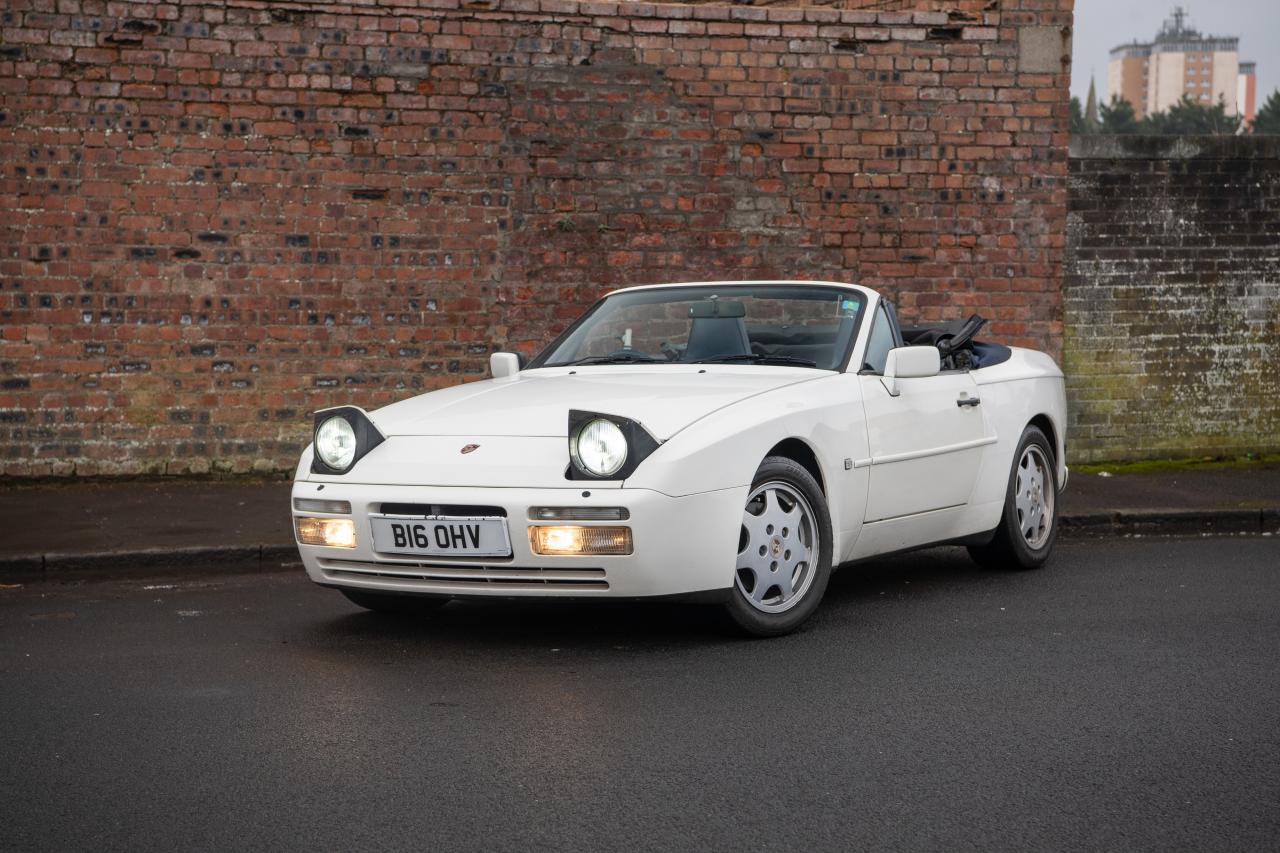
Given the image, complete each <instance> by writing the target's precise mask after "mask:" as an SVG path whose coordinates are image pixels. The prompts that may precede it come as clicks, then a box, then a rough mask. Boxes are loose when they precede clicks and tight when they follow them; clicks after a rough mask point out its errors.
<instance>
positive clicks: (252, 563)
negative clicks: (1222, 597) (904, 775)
mask: <svg viewBox="0 0 1280 853" xmlns="http://www.w3.org/2000/svg"><path fill="white" fill-rule="evenodd" d="M1061 524H1062V527H1061V532H1062V535H1063V536H1065V537H1070V538H1074V537H1090V536H1095V537H1101V536H1124V535H1143V536H1205V535H1229V534H1246V535H1259V534H1264V533H1274V534H1280V509H1224V510H1154V511H1153V510H1118V511H1115V512H1097V513H1080V514H1077V515H1064V516H1063V517H1062V518H1061ZM300 565H301V560H299V558H298V546H296V545H294V544H293V543H290V544H288V545H243V546H234V545H229V546H203V547H191V548H148V549H145V550H138V551H105V552H99V553H86V554H58V553H51V554H33V555H20V556H14V557H0V583H7V584H13V583H35V582H39V581H64V580H66V581H70V580H88V579H92V578H100V577H110V578H139V577H155V576H157V575H165V576H170V575H173V574H187V573H191V574H200V575H208V574H238V573H245V572H278V571H284V570H297V569H298V567H299V566H300Z"/></svg>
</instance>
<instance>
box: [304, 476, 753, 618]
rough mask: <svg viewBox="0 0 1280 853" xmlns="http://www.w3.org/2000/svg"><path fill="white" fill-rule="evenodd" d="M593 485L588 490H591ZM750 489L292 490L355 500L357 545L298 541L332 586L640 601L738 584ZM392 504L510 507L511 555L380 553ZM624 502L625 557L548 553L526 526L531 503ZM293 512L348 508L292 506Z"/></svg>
mask: <svg viewBox="0 0 1280 853" xmlns="http://www.w3.org/2000/svg"><path fill="white" fill-rule="evenodd" d="M584 491H585V492H589V494H590V497H583V493H584ZM746 495H747V489H746V487H745V486H744V487H742V488H737V489H723V490H718V491H713V492H703V493H701V494H695V495H689V496H687V497H680V498H673V497H670V496H668V495H664V494H662V493H660V492H655V491H651V490H648V489H616V488H613V489H598V490H592V489H584V488H582V486H578V487H577V488H571V489H565V488H553V489H504V488H458V487H433V486H378V485H362V484H347V483H334V482H331V481H330V482H326V483H324V484H318V483H314V482H307V481H298V482H295V483H294V486H293V497H294V498H295V499H297V498H304V499H307V498H309V499H323V500H328V501H348V502H350V504H351V516H350V517H351V518H352V519H353V520H354V522H355V532H356V546H355V547H354V548H330V547H321V546H315V545H303V544H299V545H298V550H299V552H300V553H301V554H302V562H303V565H304V566H306V570H307V574H308V576H309V577H310V578H311V579H312V580H313V581H315V582H316V583H320V584H324V585H326V586H336V587H350V588H353V589H368V590H383V591H387V592H406V593H423V594H430V595H449V596H483V597H586V598H597V597H599V598H640V597H650V596H675V595H688V594H696V593H704V592H708V591H714V590H724V589H728V588H729V587H731V586H732V584H733V573H734V565H735V559H736V554H737V546H738V535H739V530H740V528H741V524H742V507H743V505H744V503H745V501H746ZM384 503H401V504H425V505H432V504H435V505H438V504H449V505H455V506H489V507H500V508H501V509H502V510H503V511H505V513H506V520H507V532H508V535H509V537H510V540H511V547H512V554H511V556H510V557H505V558H498V557H493V558H479V557H473V558H446V557H425V556H406V555H403V554H384V553H379V552H378V551H376V550H375V549H374V547H373V534H372V529H371V526H370V521H369V519H370V516H371V515H377V514H379V513H380V512H381V507H382V504H384ZM541 506H553V507H605V506H608V507H614V506H618V507H625V508H626V509H627V510H628V512H629V515H630V517H629V518H628V519H627V520H626V521H608V522H591V521H575V522H571V523H573V524H580V525H586V526H590V525H595V524H599V525H606V526H617V525H625V526H628V527H630V528H631V534H632V542H633V549H632V553H631V554H630V555H627V556H558V557H550V556H541V555H538V554H534V553H533V551H532V548H531V546H530V543H529V536H528V528H529V527H530V526H536V525H538V524H545V523H547V522H537V521H530V520H529V509H530V507H541ZM293 514H294V516H295V517H302V516H311V517H330V518H345V517H347V516H345V515H339V514H327V513H317V512H300V511H298V510H297V509H295V510H294V512H293Z"/></svg>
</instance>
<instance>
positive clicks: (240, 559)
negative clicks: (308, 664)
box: [0, 544, 301, 583]
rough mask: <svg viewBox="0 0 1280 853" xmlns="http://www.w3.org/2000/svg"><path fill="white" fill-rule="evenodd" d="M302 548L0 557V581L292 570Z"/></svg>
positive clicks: (246, 547)
mask: <svg viewBox="0 0 1280 853" xmlns="http://www.w3.org/2000/svg"><path fill="white" fill-rule="evenodd" d="M299 565H301V560H300V559H299V558H298V546H297V545H294V544H289V545H221V546H217V545H215V546H195V547H189V548H147V549H142V550H137V551H101V552H97V553H84V554H58V553H51V554H35V555H28V556H16V557H0V583H32V582H35V581H62V580H85V579H89V578H94V577H101V576H109V577H112V578H133V577H154V576H156V575H157V574H166V575H167V574H186V573H192V574H197V573H198V574H201V575H207V574H240V573H245V572H270V571H281V570H284V569H293V568H297V567H298V566H299Z"/></svg>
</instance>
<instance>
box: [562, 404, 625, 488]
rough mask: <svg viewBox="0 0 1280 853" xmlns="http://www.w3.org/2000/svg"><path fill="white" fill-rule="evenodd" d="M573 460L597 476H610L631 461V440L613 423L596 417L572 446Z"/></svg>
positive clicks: (570, 446) (576, 435)
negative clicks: (628, 446) (628, 459)
mask: <svg viewBox="0 0 1280 853" xmlns="http://www.w3.org/2000/svg"><path fill="white" fill-rule="evenodd" d="M569 450H570V452H571V453H572V454H573V461H574V463H575V464H577V466H578V467H579V468H581V469H582V470H584V471H586V472H587V473H588V474H591V475H592V476H594V477H607V476H609V475H610V474H613V473H615V472H616V471H618V470H619V469H621V468H622V466H623V465H625V464H626V462H627V437H626V436H625V435H623V434H622V430H620V429H618V425H617V424H615V423H614V422H613V421H607V420H605V419H604V418H595V419H594V420H590V421H587V422H586V423H585V424H583V425H582V428H581V429H579V430H578V431H577V433H576V434H575V435H574V437H573V441H572V442H571V443H570V445H569Z"/></svg>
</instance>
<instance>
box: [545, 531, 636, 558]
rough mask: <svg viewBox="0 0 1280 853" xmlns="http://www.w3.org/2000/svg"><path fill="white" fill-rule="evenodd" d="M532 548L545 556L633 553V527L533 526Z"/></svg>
mask: <svg viewBox="0 0 1280 853" xmlns="http://www.w3.org/2000/svg"><path fill="white" fill-rule="evenodd" d="M529 546H530V547H531V548H532V549H533V553H535V554H541V555H543V556H544V557H563V556H570V555H583V556H587V555H601V554H603V555H615V556H616V555H622V554H630V553H631V528H630V527H530V528H529Z"/></svg>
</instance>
